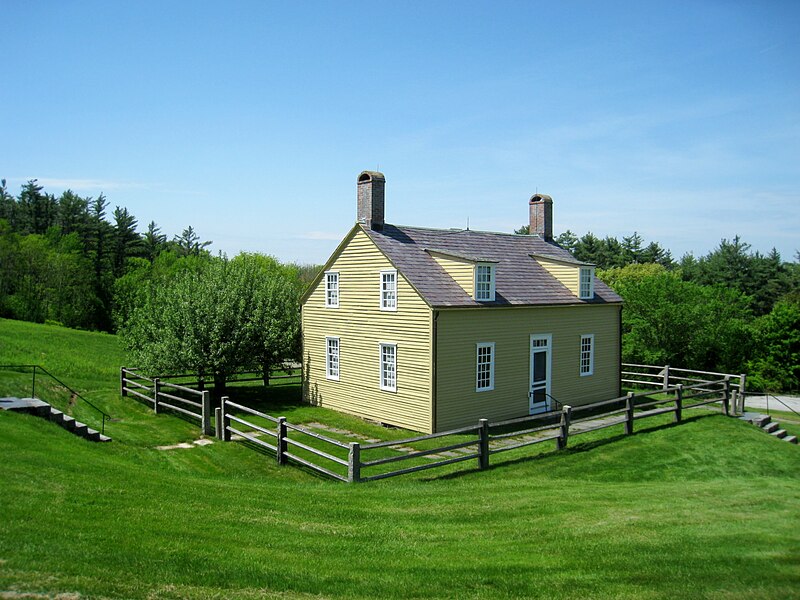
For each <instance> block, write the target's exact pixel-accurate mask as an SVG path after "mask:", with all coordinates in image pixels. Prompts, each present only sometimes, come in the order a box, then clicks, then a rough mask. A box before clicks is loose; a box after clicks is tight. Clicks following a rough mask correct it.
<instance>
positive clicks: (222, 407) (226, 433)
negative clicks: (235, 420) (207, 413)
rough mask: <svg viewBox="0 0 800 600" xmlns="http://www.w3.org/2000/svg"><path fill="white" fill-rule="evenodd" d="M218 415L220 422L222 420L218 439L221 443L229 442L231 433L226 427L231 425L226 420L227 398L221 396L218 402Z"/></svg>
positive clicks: (227, 419) (229, 421)
mask: <svg viewBox="0 0 800 600" xmlns="http://www.w3.org/2000/svg"><path fill="white" fill-rule="evenodd" d="M220 413H222V415H221V417H220V418H221V420H222V437H221V438H220V439H221V440H222V441H223V442H230V441H231V432H230V430H229V429H228V426H229V425H230V424H231V420H230V419H229V418H228V397H227V396H223V397H222V400H221V402H220Z"/></svg>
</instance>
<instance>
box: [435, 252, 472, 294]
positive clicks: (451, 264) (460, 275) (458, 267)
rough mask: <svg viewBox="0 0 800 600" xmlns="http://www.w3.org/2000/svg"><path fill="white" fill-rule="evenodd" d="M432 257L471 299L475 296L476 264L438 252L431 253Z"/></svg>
mask: <svg viewBox="0 0 800 600" xmlns="http://www.w3.org/2000/svg"><path fill="white" fill-rule="evenodd" d="M430 255H431V257H432V258H433V260H435V261H436V262H437V263H438V264H439V266H441V267H442V268H443V269H444V270H445V271H446V272H447V274H448V275H450V277H452V278H453V279H454V280H455V282H456V283H457V284H458V285H460V286H461V289H463V290H464V291H465V292H466V293H467V294H469V296H470V298H472V297H474V295H475V263H474V262H472V261H469V260H466V259H459V258H456V257H453V256H447V255H443V254H440V253H438V252H433V251H432V252H430Z"/></svg>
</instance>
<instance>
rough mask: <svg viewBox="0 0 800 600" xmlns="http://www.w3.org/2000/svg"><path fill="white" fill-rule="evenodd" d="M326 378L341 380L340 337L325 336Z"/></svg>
mask: <svg viewBox="0 0 800 600" xmlns="http://www.w3.org/2000/svg"><path fill="white" fill-rule="evenodd" d="M325 378H326V379H330V380H332V381H339V338H338V337H331V336H329V337H326V338H325Z"/></svg>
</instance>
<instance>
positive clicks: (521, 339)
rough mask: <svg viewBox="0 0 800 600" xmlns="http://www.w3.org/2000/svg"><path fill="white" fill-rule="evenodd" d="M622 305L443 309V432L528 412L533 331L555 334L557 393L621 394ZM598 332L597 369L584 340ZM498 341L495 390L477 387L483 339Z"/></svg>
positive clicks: (584, 398) (439, 388)
mask: <svg viewBox="0 0 800 600" xmlns="http://www.w3.org/2000/svg"><path fill="white" fill-rule="evenodd" d="M620 309H621V306H620V305H606V306H598V305H577V306H565V307H526V308H494V309H462V310H442V311H441V312H440V314H439V318H438V320H437V344H436V353H437V357H436V359H437V363H436V424H435V427H436V429H437V431H442V430H446V429H452V428H455V427H462V426H465V425H470V424H473V423H477V421H478V419H480V418H486V419H489V420H490V421H496V420H500V419H506V418H513V417H519V416H523V415H526V414H528V412H529V403H528V390H529V386H530V336H531V334H548V333H549V334H552V336H553V338H552V339H553V343H552V349H551V352H552V373H551V382H552V383H551V386H552V387H551V394H552V395H553V397H554V398H556V400H558V401H559V402H561V403H563V404H571V405H573V406H577V405H580V404H587V403H590V402H594V401H598V400H607V399H610V398H614V397H616V396H617V394H618V393H619V376H620V375H619V367H620V356H619V339H620V338H619V335H620V332H619V311H620ZM583 334H594V344H595V347H594V374H593V375H589V376H585V377H581V375H580V370H579V368H580V365H579V363H580V339H581V335H583ZM480 342H494V343H495V366H494V390H492V391H485V392H476V391H475V383H476V382H475V379H476V344H478V343H480Z"/></svg>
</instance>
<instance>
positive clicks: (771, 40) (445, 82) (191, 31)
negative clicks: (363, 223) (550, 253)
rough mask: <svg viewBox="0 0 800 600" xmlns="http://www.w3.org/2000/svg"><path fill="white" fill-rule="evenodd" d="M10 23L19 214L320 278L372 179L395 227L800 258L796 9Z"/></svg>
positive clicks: (414, 10) (221, 10)
mask: <svg viewBox="0 0 800 600" xmlns="http://www.w3.org/2000/svg"><path fill="white" fill-rule="evenodd" d="M1 6H2V14H3V17H4V18H3V21H4V24H3V28H2V32H3V33H2V39H3V43H2V45H0V65H2V70H1V71H0V73H2V76H3V86H2V88H3V89H2V93H1V94H0V139H1V140H2V143H0V177H2V178H5V179H7V180H8V184H9V188H10V190H11V191H12V193H14V194H17V193H18V192H19V188H20V185H21V184H22V183H24V182H25V181H26V180H28V179H31V178H38V179H39V181H40V183H43V184H44V185H45V189H46V190H47V191H50V192H52V193H57V194H58V193H60V192H61V191H62V190H64V189H66V188H71V189H73V190H74V191H76V192H78V193H80V194H82V195H90V196H96V195H97V194H99V193H100V192H103V193H105V194H106V196H107V197H108V199H109V201H110V210H113V207H114V206H115V205H120V206H126V207H127V208H128V209H129V210H130V211H131V212H132V213H133V214H134V215H135V216H136V217H137V218H138V219H139V222H140V229H144V228H145V226H146V224H147V222H149V221H150V220H154V221H156V223H157V224H158V225H159V226H160V227H161V228H162V230H163V231H164V232H165V233H168V234H169V235H173V234H175V233H179V232H180V231H181V230H182V229H183V228H184V227H186V226H187V225H192V226H193V227H194V228H195V229H196V230H197V231H198V233H199V234H200V235H201V237H202V238H203V239H210V240H213V241H214V244H213V246H212V247H211V248H212V250H214V251H219V250H221V251H224V252H227V253H228V254H231V255H233V254H236V253H237V252H239V251H242V250H246V251H256V252H263V253H267V254H272V255H275V256H277V257H278V258H280V259H282V260H292V261H299V262H318V263H321V262H323V261H324V260H325V259H326V258H327V256H328V255H329V254H330V252H331V251H332V250H333V249H334V248H335V247H336V245H337V243H338V241H339V240H340V239H341V238H342V237H343V236H344V234H345V233H346V232H347V231H348V230H349V228H350V227H351V226H352V224H353V223H354V222H355V206H356V205H355V198H356V177H357V175H358V173H359V172H360V171H362V170H364V169H376V168H379V169H380V170H381V171H383V172H384V173H385V174H386V179H387V199H386V219H387V221H388V222H391V223H395V224H403V225H421V226H431V227H464V226H466V223H467V220H469V225H470V227H471V228H472V229H481V230H489V231H512V230H513V229H514V228H516V227H518V226H520V225H522V224H524V223H525V222H526V221H527V201H528V198H529V197H530V196H531V195H532V194H533V193H534V192H536V191H539V192H542V193H546V194H550V195H551V196H552V197H553V200H554V220H555V231H556V232H557V233H559V232H562V231H564V230H566V229H570V230H572V231H573V232H575V233H577V234H579V235H581V234H583V233H586V232H587V231H592V232H593V233H595V234H596V235H599V236H601V237H602V236H606V235H612V236H617V237H620V238H621V237H622V236H624V235H630V234H631V233H632V232H633V231H638V232H639V233H640V234H641V235H643V236H644V237H645V239H646V240H647V241H650V240H656V241H659V242H660V243H661V244H662V245H663V246H665V247H666V248H669V249H671V250H672V251H673V254H674V255H675V256H676V257H679V256H680V255H682V254H683V253H685V252H694V253H695V254H696V255H701V254H705V253H706V252H708V251H709V250H711V249H713V248H714V247H716V246H717V245H718V244H719V241H720V239H722V238H723V237H724V238H732V237H733V236H734V235H740V236H741V237H742V238H743V240H744V241H746V242H748V243H750V244H751V245H752V247H753V249H756V250H760V251H762V252H767V251H769V250H770V249H771V248H772V247H775V248H777V249H778V250H779V251H780V252H781V255H782V256H783V258H784V259H786V260H791V259H792V258H793V257H794V255H795V252H796V251H797V250H800V36H798V34H797V32H798V30H800V3H798V2H763V1H762V2H735V1H725V2H674V1H670V2H621V3H617V2H564V3H558V2H430V1H429V2H365V3H356V2H351V3H344V2H280V3H278V2H217V3H211V2H163V1H159V2H145V1H141V2H106V1H103V2H91V1H83V2H70V1H63V0H62V1H59V2H46V1H38V2H12V1H10V0H5V1H3V2H2V4H1ZM109 212H110V211H109Z"/></svg>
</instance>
